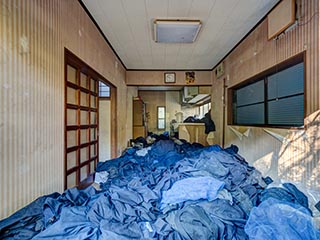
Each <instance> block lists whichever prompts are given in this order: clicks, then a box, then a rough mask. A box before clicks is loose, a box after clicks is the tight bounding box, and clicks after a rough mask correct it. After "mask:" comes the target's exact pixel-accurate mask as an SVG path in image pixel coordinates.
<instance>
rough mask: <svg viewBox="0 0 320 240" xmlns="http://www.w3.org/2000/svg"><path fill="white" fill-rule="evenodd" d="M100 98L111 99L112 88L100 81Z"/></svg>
mask: <svg viewBox="0 0 320 240" xmlns="http://www.w3.org/2000/svg"><path fill="white" fill-rule="evenodd" d="M99 97H110V87H109V86H108V85H106V84H105V83H103V82H101V81H99Z"/></svg>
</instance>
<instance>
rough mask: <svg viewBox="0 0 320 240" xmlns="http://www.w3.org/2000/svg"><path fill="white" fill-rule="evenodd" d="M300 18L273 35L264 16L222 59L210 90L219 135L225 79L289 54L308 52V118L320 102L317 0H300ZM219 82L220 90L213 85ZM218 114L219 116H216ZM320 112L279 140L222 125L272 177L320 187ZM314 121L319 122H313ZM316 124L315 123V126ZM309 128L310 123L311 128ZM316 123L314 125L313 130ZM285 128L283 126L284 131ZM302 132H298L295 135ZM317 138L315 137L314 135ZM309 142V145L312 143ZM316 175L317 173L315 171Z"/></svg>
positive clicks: (232, 81)
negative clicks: (221, 71) (238, 133)
mask: <svg viewBox="0 0 320 240" xmlns="http://www.w3.org/2000/svg"><path fill="white" fill-rule="evenodd" d="M296 2H297V15H298V24H297V25H296V26H294V27H293V28H292V29H291V30H289V31H287V32H286V33H285V34H281V35H280V36H279V37H278V38H277V39H273V40H268V37H267V34H268V32H267V26H268V23H267V19H265V20H264V21H262V23H261V24H260V25H259V26H258V27H257V28H256V29H255V30H254V31H253V32H251V33H250V34H249V36H248V37H247V38H246V39H245V40H244V41H243V42H242V43H240V44H239V45H238V47H237V48H236V49H235V50H234V51H232V52H231V53H230V55H229V56H228V57H227V58H226V59H225V60H224V64H225V75H224V76H223V77H221V78H219V79H216V78H215V76H214V77H213V85H214V86H215V87H214V89H213V91H215V93H217V95H216V98H215V99H214V100H213V109H214V110H216V114H215V117H216V118H219V119H218V120H217V121H216V126H217V129H218V132H216V133H217V135H216V136H217V138H218V139H222V134H223V133H222V132H221V131H219V129H222V124H223V122H222V116H223V114H226V115H227V111H228V110H226V112H225V113H222V109H223V103H222V102H220V101H218V99H220V98H221V97H222V92H223V91H222V88H223V79H225V80H226V83H227V85H228V87H232V86H234V85H236V84H238V83H241V82H242V81H245V80H246V79H249V78H250V77H252V76H255V75H256V74H258V73H260V72H263V71H264V70H266V69H268V68H270V67H272V66H275V65H276V64H278V63H280V62H283V61H284V60H286V59H289V58H290V57H292V56H294V55H297V54H299V53H301V52H305V56H306V59H305V61H306V68H305V71H306V75H305V76H306V79H305V83H306V109H305V111H306V116H307V119H306V121H305V122H306V123H307V122H309V121H310V120H309V119H310V118H311V119H312V118H313V116H311V117H308V116H310V115H314V114H316V113H315V112H316V111H317V110H319V108H320V81H319V79H320V78H319V43H320V42H319V34H320V32H319V1H318V0H298V1H296ZM217 86H218V87H219V88H220V89H221V91H219V90H217ZM219 116H220V117H219ZM318 121H319V118H318V119H316V120H315V121H314V122H313V123H312V124H311V125H310V127H308V126H307V127H306V129H305V130H304V131H299V132H298V133H297V132H296V131H291V132H289V134H288V135H287V138H288V139H290V144H286V143H283V142H280V141H279V140H278V139H276V138H274V137H272V136H271V135H269V134H268V133H266V132H265V131H264V130H263V129H262V128H252V129H251V132H250V135H249V137H244V138H242V140H240V139H238V138H237V136H236V135H235V134H234V133H233V132H232V131H231V130H230V128H229V127H228V126H227V125H225V127H226V132H225V136H224V137H225V139H226V142H225V145H226V146H228V145H230V144H236V145H238V147H239V149H240V154H242V155H243V156H244V157H245V158H246V159H247V161H249V162H250V163H251V164H254V165H255V166H264V169H263V170H264V172H266V173H267V174H269V175H271V176H272V177H274V178H283V179H287V180H291V181H298V182H300V183H302V184H303V185H305V186H307V187H310V188H315V189H320V180H317V177H316V176H319V174H320V146H319V145H320V144H319V143H318V142H317V141H319V132H320V129H319V126H318V125H319V123H318ZM317 124H318V125H317ZM316 126H318V127H316ZM308 128H311V129H312V131H311V130H310V129H308ZM314 129H317V131H314ZM285 131H286V130H284V132H285ZM298 135H300V136H301V137H299V138H297V136H298ZM315 139H316V140H315ZM310 146H312V147H310ZM318 179H319V177H318Z"/></svg>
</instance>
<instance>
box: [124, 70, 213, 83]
mask: <svg viewBox="0 0 320 240" xmlns="http://www.w3.org/2000/svg"><path fill="white" fill-rule="evenodd" d="M190 71H191V70H190ZM165 72H166V71H157V70H155V71H148V70H146V71H143V70H142V71H127V75H126V83H127V85H129V86H161V85H166V86H168V85H173V86H174V85H178V86H183V85H187V84H186V81H185V72H186V71H172V70H170V71H168V72H175V73H176V82H175V83H170V84H169V83H164V73H165ZM194 72H195V82H194V83H192V84H190V85H202V86H203V85H211V71H210V70H208V71H194Z"/></svg>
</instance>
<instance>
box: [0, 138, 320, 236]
mask: <svg viewBox="0 0 320 240" xmlns="http://www.w3.org/2000/svg"><path fill="white" fill-rule="evenodd" d="M237 152H238V148H237V147H236V146H231V147H230V148H227V149H222V148H221V147H219V146H217V145H215V146H209V147H203V146H202V145H200V144H190V143H186V142H182V143H181V142H179V144H177V143H175V142H173V141H171V140H160V141H157V142H156V143H155V144H153V145H152V146H151V147H149V148H148V149H141V150H139V149H135V148H130V149H128V150H127V151H125V152H124V153H123V155H122V156H121V157H119V158H116V159H113V160H110V161H106V162H101V163H99V164H98V166H97V169H96V171H97V173H99V172H107V173H108V178H107V180H106V181H104V182H101V183H100V188H101V190H96V189H94V188H93V187H88V188H87V189H85V190H78V189H76V188H72V189H68V190H66V191H65V192H64V193H63V194H61V195H60V194H58V193H54V194H51V195H48V196H43V197H41V198H39V199H37V200H36V201H35V202H33V203H31V204H30V205H28V206H26V207H25V208H23V209H21V210H20V211H18V212H16V213H15V214H13V215H12V216H10V217H9V218H7V219H4V220H2V221H0V238H1V239H12V238H14V239H31V238H32V239H108V240H110V239H111V240H112V239H114V240H122V239H123V240H125V239H169V240H170V239H172V240H173V239H175V240H176V239H178V240H179V239H190V240H194V239H232V240H242V239H243V240H245V239H259V237H261V236H262V235H263V231H258V230H257V229H258V228H259V225H260V224H264V226H266V227H265V228H264V229H268V226H269V225H270V226H275V225H276V224H277V223H273V221H276V219H277V215H276V214H273V215H272V216H274V217H263V216H262V215H261V212H262V213H263V214H265V215H266V216H267V215H268V211H269V210H268V205H269V204H270V203H269V201H270V199H276V200H275V201H280V202H274V200H272V201H273V202H272V203H274V208H272V211H274V209H276V207H278V206H280V205H279V204H282V205H281V206H283V205H285V204H287V206H288V209H293V210H292V211H290V214H291V215H290V216H293V217H291V218H288V219H286V222H285V224H286V225H285V226H283V224H282V225H281V224H278V225H276V226H277V227H278V229H277V230H276V231H275V233H272V235H270V236H271V237H272V238H269V239H288V238H285V237H286V236H281V234H282V233H281V228H283V229H286V231H284V233H285V234H291V233H292V232H293V230H292V231H291V228H296V225H294V223H291V222H290V221H294V219H295V218H294V215H292V214H299V213H300V212H301V213H303V214H305V215H302V214H300V215H299V216H300V217H301V218H299V223H305V226H307V230H306V229H303V230H301V231H303V232H302V233H301V234H304V236H307V237H309V236H310V237H309V238H307V237H306V239H312V237H314V236H316V234H318V233H317V231H316V229H314V227H313V225H312V222H311V221H310V219H311V218H310V216H311V211H310V209H309V208H308V201H307V198H306V197H305V195H304V194H303V193H301V192H300V191H299V190H298V189H297V188H296V187H295V186H294V185H292V184H287V185H285V186H284V188H267V183H269V182H270V179H269V181H266V178H263V177H262V176H261V174H260V173H259V172H258V171H257V170H255V169H254V168H253V167H252V166H249V164H248V163H247V162H246V161H245V159H243V158H242V157H241V156H240V155H239V154H238V153H237ZM294 209H297V211H295V210H294ZM301 209H302V210H301ZM259 214H260V215H259ZM268 216H269V215H268ZM270 216H271V215H270ZM261 218H263V219H261ZM248 219H249V220H248ZM259 220H260V221H262V220H263V222H259ZM268 224H269V225H268ZM295 231H299V229H295ZM259 234H260V235H259ZM261 234H262V235H261ZM299 234H300V233H299ZM287 236H290V235H287ZM292 236H293V235H292ZM297 236H300V235H297ZM257 237H258V238H257ZM266 239H268V238H266ZM290 239H297V238H290Z"/></svg>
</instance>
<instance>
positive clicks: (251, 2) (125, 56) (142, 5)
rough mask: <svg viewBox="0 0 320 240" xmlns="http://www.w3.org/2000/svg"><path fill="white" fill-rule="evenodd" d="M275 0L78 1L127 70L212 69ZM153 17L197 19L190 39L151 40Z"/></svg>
mask: <svg viewBox="0 0 320 240" xmlns="http://www.w3.org/2000/svg"><path fill="white" fill-rule="evenodd" d="M278 1H279V0H82V2H83V3H84V5H85V7H86V8H87V9H88V10H89V12H90V14H91V15H92V17H93V18H94V19H95V21H96V23H97V24H98V25H99V27H100V29H101V30H102V31H103V33H104V35H105V36H106V37H107V39H108V41H109V42H110V44H111V46H112V47H113V49H114V50H115V51H116V53H117V54H118V56H119V57H120V59H121V61H122V62H123V63H124V65H125V66H126V68H127V69H165V70H170V69H192V70H197V69H212V68H213V67H214V66H215V65H216V64H217V63H219V62H220V60H222V58H223V57H224V56H225V55H226V54H227V53H228V52H229V51H230V50H231V49H232V48H233V47H234V46H235V45H236V44H237V43H238V42H239V41H240V40H241V39H242V38H243V37H244V36H245V35H246V34H247V33H248V32H249V31H250V30H251V29H252V28H253V27H254V26H255V25H256V24H257V23H258V22H259V20H260V19H262V18H263V17H264V16H265V15H266V14H267V13H268V12H269V11H270V9H272V8H273V6H275V5H276V3H277V2H278ZM154 19H197V20H201V22H202V28H201V30H200V32H199V35H198V38H197V39H196V41H195V42H194V43H187V44H177V43H176V44H169V43H156V42H155V41H154V39H153V20H154Z"/></svg>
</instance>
